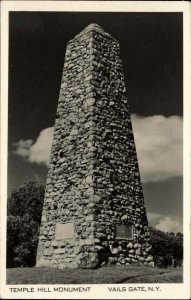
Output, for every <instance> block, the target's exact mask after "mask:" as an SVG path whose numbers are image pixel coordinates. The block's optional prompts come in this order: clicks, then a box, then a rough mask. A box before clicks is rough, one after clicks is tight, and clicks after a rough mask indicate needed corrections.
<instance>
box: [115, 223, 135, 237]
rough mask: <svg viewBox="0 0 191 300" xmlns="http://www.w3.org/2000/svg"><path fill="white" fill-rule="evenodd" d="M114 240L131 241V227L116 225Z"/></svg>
mask: <svg viewBox="0 0 191 300" xmlns="http://www.w3.org/2000/svg"><path fill="white" fill-rule="evenodd" d="M115 239H116V240H132V239H133V225H131V224H116V225H115Z"/></svg>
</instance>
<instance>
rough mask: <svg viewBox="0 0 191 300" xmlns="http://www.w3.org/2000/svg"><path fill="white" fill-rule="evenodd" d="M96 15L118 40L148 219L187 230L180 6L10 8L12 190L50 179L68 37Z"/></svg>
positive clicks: (159, 225)
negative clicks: (172, 9)
mask: <svg viewBox="0 0 191 300" xmlns="http://www.w3.org/2000/svg"><path fill="white" fill-rule="evenodd" d="M91 23H97V24H99V25H100V26H101V27H102V28H103V29H104V30H105V31H106V32H108V33H109V34H110V35H112V36H113V37H114V38H116V39H117V40H118V42H119V44H120V50H121V58H122V63H123V68H124V73H125V82H126V87H127V96H128V101H129V106H130V112H131V119H132V125H133V131H134V136H135V143H136V148H137V155H138V160H139V167H140V173H141V179H142V184H143V192H144V198H145V203H146V208H147V215H148V220H149V225H151V226H154V227H156V228H158V229H160V230H163V231H173V232H178V231H182V210H183V189H182V184H183V180H182V142H183V141H182V139H183V137H182V118H183V75H182V74H183V73H182V56H183V54H182V50H183V48H182V14H181V13H106V12H104V13H100V12H99V13H95V12H94V13H93V12H92V13H90V12H89V13H82V12H80V13H79V12H77V13H75V12H67V13H63V12H11V13H10V15H9V104H8V195H10V194H11V192H12V190H13V189H14V188H16V187H17V186H18V185H19V184H21V183H23V181H26V180H28V179H30V178H31V177H32V176H33V174H37V175H39V177H40V179H41V180H42V182H43V183H45V182H46V174H47V170H48V163H49V156H50V149H51V141H52V133H53V125H54V120H55V115H56V109H57V103H58V97H59V90H60V82H61V77H62V71H63V64H64V57H65V51H66V45H67V42H68V41H69V40H70V39H72V38H73V37H74V36H75V35H76V34H78V33H79V32H80V31H82V30H83V29H84V28H85V27H86V26H88V25H89V24H91Z"/></svg>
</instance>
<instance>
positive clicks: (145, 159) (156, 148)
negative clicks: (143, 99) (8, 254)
mask: <svg viewBox="0 0 191 300" xmlns="http://www.w3.org/2000/svg"><path fill="white" fill-rule="evenodd" d="M131 118H132V125H133V131H134V136H135V143H136V149H137V155H138V160H139V168H140V172H141V179H142V182H149V181H150V182H157V181H162V180H166V179H168V178H171V177H175V176H181V175H182V155H183V154H182V147H183V141H182V140H183V134H182V130H183V126H182V118H181V117H179V116H171V117H164V116H160V115H158V116H152V117H141V116H138V115H132V117H131Z"/></svg>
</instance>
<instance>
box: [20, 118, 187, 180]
mask: <svg viewBox="0 0 191 300" xmlns="http://www.w3.org/2000/svg"><path fill="white" fill-rule="evenodd" d="M132 124H133V131H134V136H135V143H136V149H137V154H138V160H139V168H140V172H141V179H142V182H157V181H162V180H165V179H168V178H171V177H174V176H180V175H182V119H181V118H180V117H178V116H171V117H168V118H167V117H164V116H152V117H141V116H138V115H132ZM52 137H53V127H49V128H46V129H44V130H42V131H41V132H40V134H39V136H38V137H37V140H36V142H35V143H33V141H32V140H26V141H23V140H21V141H19V142H18V143H16V144H15V146H16V150H15V153H16V154H18V155H20V156H22V157H23V158H25V159H27V160H28V161H29V162H33V163H39V164H44V165H46V166H48V164H49V158H50V151H51V144H52Z"/></svg>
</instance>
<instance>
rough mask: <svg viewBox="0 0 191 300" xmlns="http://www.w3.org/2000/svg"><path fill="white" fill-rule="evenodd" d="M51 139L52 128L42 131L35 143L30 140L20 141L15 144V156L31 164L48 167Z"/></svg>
mask: <svg viewBox="0 0 191 300" xmlns="http://www.w3.org/2000/svg"><path fill="white" fill-rule="evenodd" d="M52 137H53V127H49V128H46V129H44V130H42V131H41V132H40V134H39V136H38V137H37V140H36V142H35V143H33V141H32V140H26V141H23V140H20V141H19V142H17V143H15V144H14V146H16V150H15V151H14V152H15V153H16V154H18V155H20V156H22V157H23V158H25V159H26V160H27V161H29V162H32V163H38V164H44V165H46V166H48V165H49V159H50V152H51V145H52Z"/></svg>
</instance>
